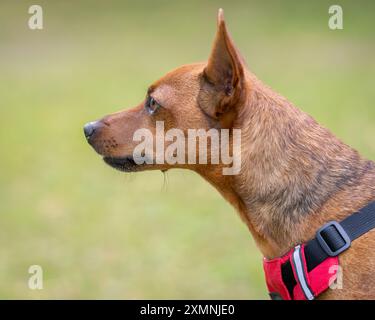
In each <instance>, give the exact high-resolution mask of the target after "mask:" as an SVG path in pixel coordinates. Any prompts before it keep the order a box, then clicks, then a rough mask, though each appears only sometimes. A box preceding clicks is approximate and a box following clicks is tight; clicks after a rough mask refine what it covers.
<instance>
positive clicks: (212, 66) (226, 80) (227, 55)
mask: <svg viewBox="0 0 375 320" xmlns="http://www.w3.org/2000/svg"><path fill="white" fill-rule="evenodd" d="M244 67H245V66H244V62H243V59H242V57H241V55H240V53H239V52H238V50H237V49H236V47H235V45H234V43H233V40H232V38H231V36H230V35H229V32H228V30H227V28H226V25H225V21H224V12H223V10H222V9H219V12H218V17H217V32H216V37H215V40H214V44H213V48H212V51H211V55H210V57H209V59H208V63H207V66H206V68H205V69H204V71H203V77H204V80H205V81H206V82H207V83H208V84H209V85H210V86H211V87H212V89H213V91H214V93H215V98H214V102H215V103H214V104H213V105H211V106H208V105H206V106H205V108H204V109H205V111H206V112H207V113H208V114H209V115H210V116H212V117H214V118H219V117H220V116H221V115H222V114H224V113H226V112H227V111H228V110H229V109H230V107H231V106H232V105H233V104H235V103H236V102H238V98H239V97H240V95H241V89H243V83H244ZM211 101H212V100H211Z"/></svg>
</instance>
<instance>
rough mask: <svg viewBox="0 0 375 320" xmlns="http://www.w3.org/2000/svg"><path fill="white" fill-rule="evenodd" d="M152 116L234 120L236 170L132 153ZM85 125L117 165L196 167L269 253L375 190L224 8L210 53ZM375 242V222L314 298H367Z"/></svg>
mask: <svg viewBox="0 0 375 320" xmlns="http://www.w3.org/2000/svg"><path fill="white" fill-rule="evenodd" d="M158 121H159V122H163V124H164V126H165V129H171V128H178V129H180V130H182V131H183V132H187V131H188V130H189V129H204V130H210V129H213V128H215V129H228V130H229V131H230V132H232V131H233V130H234V129H240V130H241V154H240V156H241V170H240V172H239V174H236V175H224V174H223V171H222V169H223V167H224V164H223V163H207V164H194V163H183V164H180V163H175V164H169V163H157V161H153V162H151V163H150V162H149V163H142V164H139V163H137V161H135V159H134V156H133V152H134V149H135V148H136V146H137V143H136V142H135V141H134V139H133V135H134V133H135V132H136V131H137V129H139V128H147V129H148V130H150V132H152V133H153V134H155V132H156V123H157V122H158ZM84 133H85V136H86V138H87V140H88V142H89V144H90V145H91V146H92V147H93V148H94V149H95V151H96V152H97V153H98V154H99V155H101V156H102V157H103V159H104V161H105V162H106V163H107V164H109V165H110V166H112V167H114V168H116V169H119V170H121V171H125V172H137V171H144V170H161V171H166V170H169V169H171V168H185V169H190V170H193V171H195V172H197V173H198V174H199V175H201V176H202V177H203V178H204V179H206V180H207V181H208V182H209V183H210V184H212V185H213V186H214V187H215V188H216V189H217V190H218V191H219V192H220V193H221V195H222V196H223V197H224V198H225V199H226V200H227V201H229V203H231V204H232V206H233V207H234V208H235V209H236V210H237V212H238V213H239V215H240V217H241V219H242V220H243V222H244V223H245V224H246V225H247V227H248V229H249V231H250V233H251V234H252V236H253V238H254V239H255V242H256V244H257V246H258V248H259V249H260V251H261V252H262V254H263V255H264V257H265V260H267V261H272V259H278V257H283V255H285V254H286V253H287V252H289V251H290V250H291V249H292V248H294V247H296V246H298V245H299V244H303V243H306V242H307V241H309V240H310V239H313V238H314V236H315V235H316V232H317V230H318V229H319V228H321V227H322V226H323V225H324V224H325V223H327V222H329V221H342V220H343V219H344V218H346V217H348V216H350V215H351V214H353V213H354V212H357V211H358V210H360V209H361V208H363V207H364V206H366V205H367V204H369V203H371V202H372V201H374V200H375V164H374V162H372V161H370V160H366V159H364V158H363V157H361V156H360V155H359V154H358V152H357V151H355V150H353V149H352V148H351V147H349V146H347V145H346V144H344V143H343V142H341V141H340V140H339V139H338V138H336V137H335V136H334V135H333V134H332V133H330V131H328V130H327V129H325V128H323V127H322V126H320V125H319V124H318V123H317V122H316V121H315V120H314V119H313V118H312V117H310V116H309V115H307V114H305V113H304V112H302V111H301V110H299V109H297V108H296V107H295V106H294V105H293V104H292V103H291V102H289V101H288V100H287V99H285V98H284V97H282V96H281V95H279V94H277V93H275V92H274V91H273V90H271V89H270V88H269V87H267V86H266V85H264V84H263V83H262V82H261V81H260V80H258V79H257V78H256V76H255V75H254V74H253V73H251V72H250V71H249V70H248V68H247V66H246V63H245V60H244V59H243V57H242V56H241V54H240V52H239V50H238V49H237V47H236V46H235V44H234V42H233V40H232V38H231V36H230V35H229V33H228V30H227V27H226V23H225V21H224V15H223V10H222V9H220V10H219V13H218V18H217V32H216V36H215V39H214V43H213V46H212V51H211V54H210V56H209V59H208V61H207V62H205V63H196V64H190V65H184V66H181V67H179V68H177V69H175V70H173V71H171V72H169V73H167V74H166V75H165V76H164V77H162V78H161V79H159V80H157V81H156V82H154V83H153V84H152V85H151V86H150V87H149V89H148V91H147V93H146V98H145V99H144V100H143V101H142V102H141V103H140V104H139V105H138V106H136V107H134V108H131V109H127V110H124V111H120V112H117V113H114V114H110V115H107V116H105V117H103V118H102V119H101V120H98V121H95V122H90V123H88V124H86V125H85V126H84ZM232 144H233V143H232V142H230V148H233V145H232ZM165 148H166V146H165ZM143 155H144V154H143ZM374 247H375V231H373V230H371V231H368V232H367V233H366V234H364V235H363V236H361V237H359V238H358V239H357V240H355V241H353V243H351V246H350V248H349V249H348V250H346V251H345V252H343V253H342V254H340V255H339V265H340V268H341V270H342V284H343V288H342V289H340V290H339V289H337V290H334V289H332V288H327V290H324V292H322V293H321V294H320V295H319V296H318V298H319V299H374V298H375V274H374V272H373V271H374V270H375V250H374ZM337 277H338V274H337V273H336V278H335V279H337Z"/></svg>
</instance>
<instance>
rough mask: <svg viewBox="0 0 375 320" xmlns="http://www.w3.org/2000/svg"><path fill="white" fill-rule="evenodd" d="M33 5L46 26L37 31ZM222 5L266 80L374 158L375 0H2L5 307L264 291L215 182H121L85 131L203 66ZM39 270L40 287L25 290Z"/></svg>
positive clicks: (0, 284)
mask: <svg viewBox="0 0 375 320" xmlns="http://www.w3.org/2000/svg"><path fill="white" fill-rule="evenodd" d="M32 4H40V5H42V7H43V10H44V29H43V30H39V31H33V30H30V29H28V27H27V21H28V18H29V16H30V15H29V14H28V8H29V6H30V5H32ZM331 4H341V5H342V7H343V9H344V30H336V31H333V30H330V29H329V28H328V18H329V16H328V8H329V6H330V5H331ZM219 7H223V8H224V10H225V16H226V21H227V24H228V27H229V29H230V32H231V33H232V36H233V38H234V40H235V42H236V43H237V46H238V47H239V48H240V49H241V52H242V54H243V55H244V57H245V58H246V59H247V62H248V65H249V67H250V69H251V70H252V71H253V72H255V73H256V74H257V75H258V77H259V78H261V79H262V80H263V81H264V82H266V83H267V84H269V85H270V86H271V87H273V88H274V89H275V90H276V91H279V92H281V93H282V94H283V95H285V96H287V97H288V98H289V99H290V100H291V101H293V102H294V103H295V104H296V105H297V106H299V107H300V108H302V109H303V110H305V111H306V112H308V113H310V114H312V115H313V116H314V117H315V118H316V119H317V120H318V121H319V122H320V123H322V124H323V125H325V126H327V127H329V128H330V129H331V130H332V131H333V132H334V133H335V134H337V135H338V136H339V137H341V138H342V139H343V140H344V141H345V142H347V143H348V144H350V145H352V146H353V147H355V148H357V149H359V150H360V152H361V153H362V154H364V155H365V156H367V157H369V158H372V159H375V141H374V136H375V125H374V119H375V108H374V100H375V90H374V71H375V59H374V56H375V43H374V30H375V19H374V18H375V3H374V2H373V1H333V2H332V1H234V0H232V1H39V0H38V1H11V0H6V1H4V0H2V1H1V2H0V148H1V157H0V166H1V168H0V209H1V212H0V214H1V215H0V225H1V232H0V298H6V299H9V298H21V299H23V298H32V299H34V298H35V299H38V298H52V299H55V298H73V299H75V298H115V299H117V298H125V299H132V298H160V299H164V298H177V299H178V298H208V299H211V298H238V299H264V298H267V294H266V289H265V284H264V281H263V273H262V265H261V259H262V257H261V254H260V253H259V252H258V250H257V249H256V247H255V244H254V242H253V240H252V239H251V236H250V234H249V232H248V231H247V229H246V227H245V225H244V224H243V223H242V222H241V221H240V219H239V217H238V216H237V214H236V213H235V211H234V209H232V208H231V207H230V206H229V205H228V204H227V203H226V202H225V201H224V200H223V199H222V198H221V196H220V195H219V194H218V193H217V192H216V191H215V190H214V189H213V188H212V187H211V186H209V185H208V184H207V183H206V182H205V181H203V180H202V179H201V178H200V177H198V176H197V175H195V174H194V173H191V172H185V171H179V170H175V171H173V170H172V171H170V172H168V174H167V176H166V177H163V174H161V173H160V172H145V173H140V174H132V175H129V174H120V173H118V172H116V171H114V170H113V169H111V168H109V167H107V166H105V165H104V164H103V163H102V161H101V159H100V157H98V156H97V155H96V154H94V152H93V150H91V148H90V147H89V146H88V145H87V143H86V141H85V139H84V137H83V133H82V126H83V124H84V123H86V122H88V121H90V120H94V119H97V118H99V117H101V116H103V115H104V114H107V113H111V112H113V111H117V110H118V109H122V108H126V107H130V106H133V105H135V104H136V103H138V102H139V101H141V99H143V97H144V96H145V91H146V89H147V87H148V85H149V84H150V83H151V82H152V81H154V80H156V79H157V78H159V77H160V76H162V75H163V74H164V73H165V72H167V71H168V70H170V69H172V68H174V67H177V66H179V65H181V64H185V63H191V62H196V61H203V60H206V58H207V57H208V54H209V51H210V48H211V41H212V39H213V36H214V33H215V27H216V13H217V9H218V8H219ZM34 264H37V265H40V266H42V267H43V270H44V289H43V290H30V289H29V288H28V285H27V281H28V278H29V276H30V275H29V274H28V268H29V266H30V265H34Z"/></svg>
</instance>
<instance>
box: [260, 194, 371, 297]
mask: <svg viewBox="0 0 375 320" xmlns="http://www.w3.org/2000/svg"><path fill="white" fill-rule="evenodd" d="M373 228H375V201H374V202H372V203H370V204H368V205H367V206H366V207H364V208H362V209H360V210H359V211H358V212H355V213H353V214H352V215H350V216H349V217H347V218H346V219H344V220H342V221H341V222H337V221H330V222H328V223H327V224H325V225H324V226H323V227H321V228H320V229H319V230H318V231H317V233H316V235H315V238H314V239H312V240H310V241H308V242H307V243H304V244H300V245H297V246H296V247H294V248H293V249H291V250H290V251H289V252H288V253H286V254H285V255H283V256H282V257H278V258H275V259H271V260H269V259H266V258H264V259H263V268H264V273H265V276H266V283H267V288H268V291H269V294H270V297H271V299H273V300H278V299H281V300H313V299H314V298H316V297H317V296H318V295H319V294H321V293H322V292H324V291H325V290H327V289H328V288H329V286H330V285H331V284H332V283H333V282H334V281H335V280H336V278H337V272H338V268H339V259H338V256H339V255H340V254H341V253H342V252H344V251H345V250H347V249H348V248H349V247H350V245H351V242H352V241H353V240H355V239H357V238H359V237H360V236H362V235H363V234H365V233H367V232H368V231H370V230H371V229H373Z"/></svg>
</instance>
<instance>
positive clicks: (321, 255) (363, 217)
mask: <svg viewBox="0 0 375 320" xmlns="http://www.w3.org/2000/svg"><path fill="white" fill-rule="evenodd" d="M339 225H340V226H341V227H342V229H343V230H344V232H345V233H346V235H347V236H348V237H349V239H350V242H351V241H353V240H355V239H357V238H359V237H360V236H362V235H363V234H365V233H367V232H368V231H370V230H371V229H373V228H375V201H374V202H371V203H370V204H368V205H367V206H366V207H364V208H362V209H360V210H359V211H358V212H355V213H353V214H352V215H350V216H349V217H347V218H345V219H344V220H342V221H341V222H340V223H339ZM318 232H320V235H321V237H322V238H323V239H324V241H325V242H326V243H327V245H328V246H329V247H330V249H331V250H332V252H334V253H335V252H337V251H340V249H341V248H343V247H345V245H346V244H347V241H345V239H344V235H343V234H342V233H340V230H337V228H336V227H335V226H334V225H332V224H331V223H327V224H326V225H325V226H323V228H321V229H320V230H319V231H318ZM349 246H350V243H349V245H348V246H347V248H349ZM347 248H345V250H346V249H347ZM343 251H344V250H343ZM341 252H342V251H340V252H338V253H337V254H335V255H333V256H337V255H339V254H340V253H341ZM305 257H306V263H307V269H308V271H309V272H310V271H311V270H312V269H314V268H315V267H316V266H317V265H319V264H321V263H322V262H323V261H324V260H325V259H327V258H328V257H330V255H329V254H328V253H327V251H326V250H325V249H324V248H323V247H322V245H321V243H320V242H319V240H318V238H317V237H315V238H314V239H312V240H310V241H309V242H308V243H307V244H306V246H305Z"/></svg>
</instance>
